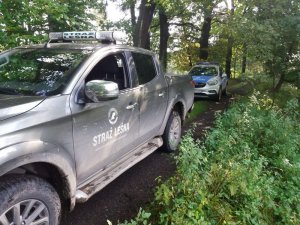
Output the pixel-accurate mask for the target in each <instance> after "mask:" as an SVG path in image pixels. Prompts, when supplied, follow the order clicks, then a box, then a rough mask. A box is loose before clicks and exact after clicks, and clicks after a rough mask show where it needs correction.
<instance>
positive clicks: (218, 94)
mask: <svg viewBox="0 0 300 225" xmlns="http://www.w3.org/2000/svg"><path fill="white" fill-rule="evenodd" d="M221 99H222V88H221V87H219V91H218V93H217V94H216V96H215V100H216V101H217V102H220V101H221Z"/></svg>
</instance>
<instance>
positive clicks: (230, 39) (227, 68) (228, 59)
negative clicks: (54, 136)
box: [225, 0, 235, 78]
mask: <svg viewBox="0 0 300 225" xmlns="http://www.w3.org/2000/svg"><path fill="white" fill-rule="evenodd" d="M234 7H235V5H234V0H231V9H230V19H233V17H234ZM233 43H234V39H233V37H232V35H231V34H230V35H229V37H228V43H227V54H226V66H225V73H226V74H227V76H228V78H230V77H231V60H232V47H233Z"/></svg>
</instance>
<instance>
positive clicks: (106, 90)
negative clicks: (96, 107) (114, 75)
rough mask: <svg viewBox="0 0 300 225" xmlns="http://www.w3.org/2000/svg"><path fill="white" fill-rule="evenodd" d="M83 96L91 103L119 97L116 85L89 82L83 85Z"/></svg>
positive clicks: (103, 82) (108, 82)
mask: <svg viewBox="0 0 300 225" xmlns="http://www.w3.org/2000/svg"><path fill="white" fill-rule="evenodd" d="M84 92H85V96H86V97H87V98H88V99H89V100H91V101H92V102H95V103H97V102H100V101H107V100H112V99H116V98H118V97H119V87H118V84H117V83H115V82H112V81H105V80H91V81H89V82H87V83H86V84H85V89H84Z"/></svg>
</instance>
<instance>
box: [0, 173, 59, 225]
mask: <svg viewBox="0 0 300 225" xmlns="http://www.w3.org/2000/svg"><path fill="white" fill-rule="evenodd" d="M60 214H61V202H60V199H59V196H58V194H57V192H56V191H55V189H54V188H53V187H52V186H51V185H50V184H48V183H47V182H46V181H44V180H43V179H40V178H38V177H34V176H27V175H24V176H14V175H12V176H11V177H4V178H3V179H2V180H1V181H0V225H11V224H15V225H29V224H35V225H58V224H59V219H60Z"/></svg>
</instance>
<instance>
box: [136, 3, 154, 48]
mask: <svg viewBox="0 0 300 225" xmlns="http://www.w3.org/2000/svg"><path fill="white" fill-rule="evenodd" d="M154 10H155V3H154V0H150V1H148V0H141V4H140V12H139V18H138V21H137V23H136V29H135V36H134V38H133V43H134V46H137V47H141V48H146V49H150V32H149V29H150V25H151V22H152V19H153V14H154Z"/></svg>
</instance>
